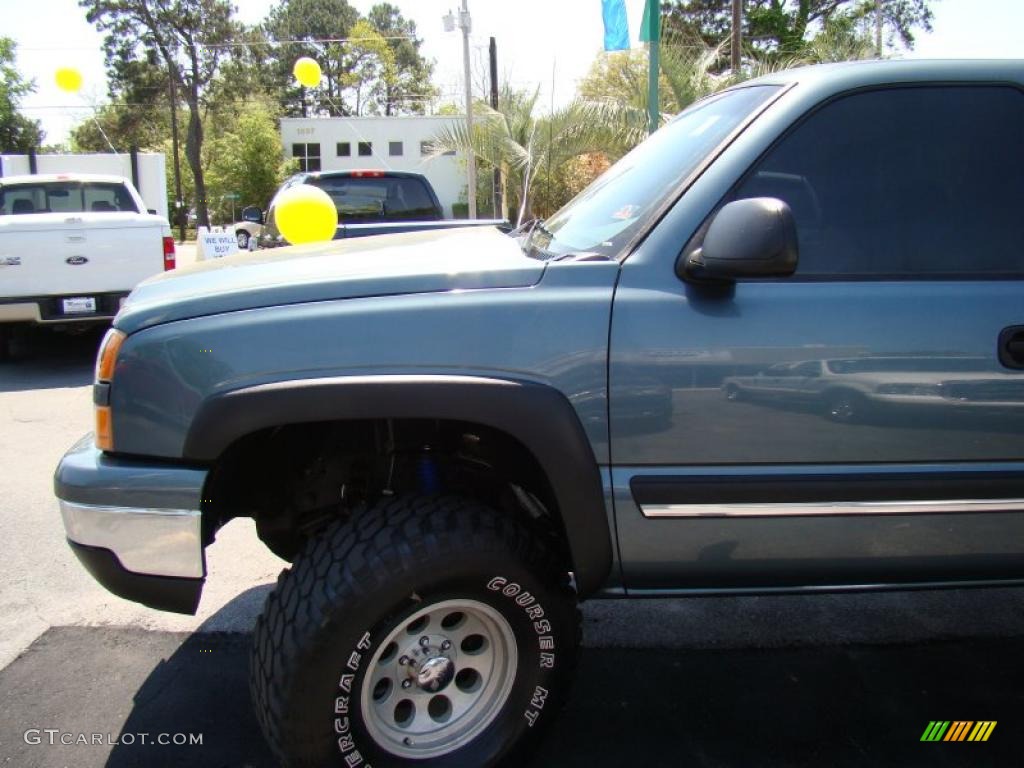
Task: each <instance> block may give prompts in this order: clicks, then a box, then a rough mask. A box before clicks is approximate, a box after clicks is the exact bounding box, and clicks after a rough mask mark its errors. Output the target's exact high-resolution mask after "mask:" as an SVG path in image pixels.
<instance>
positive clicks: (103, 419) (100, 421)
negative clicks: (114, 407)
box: [96, 405, 114, 451]
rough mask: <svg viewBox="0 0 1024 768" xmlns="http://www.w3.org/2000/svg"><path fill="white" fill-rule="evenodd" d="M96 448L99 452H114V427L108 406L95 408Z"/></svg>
mask: <svg viewBox="0 0 1024 768" xmlns="http://www.w3.org/2000/svg"><path fill="white" fill-rule="evenodd" d="M96 447H97V448H99V449H100V450H101V451H112V450H114V426H113V424H112V423H111V420H110V406H108V405H100V406H97V407H96Z"/></svg>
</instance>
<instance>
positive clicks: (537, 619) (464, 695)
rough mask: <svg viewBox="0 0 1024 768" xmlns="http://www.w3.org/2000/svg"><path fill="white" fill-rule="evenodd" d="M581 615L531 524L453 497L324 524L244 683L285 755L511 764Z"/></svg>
mask: <svg viewBox="0 0 1024 768" xmlns="http://www.w3.org/2000/svg"><path fill="white" fill-rule="evenodd" d="M579 633H580V629H579V618H578V611H577V609H576V601H575V593H574V592H573V590H572V589H571V588H570V587H569V584H568V574H567V573H566V572H565V570H564V568H559V567H558V564H557V561H556V560H555V558H554V557H553V556H552V554H551V553H550V552H549V551H548V549H547V548H546V547H545V546H544V545H543V544H542V542H541V541H540V538H539V537H537V536H535V535H534V534H533V533H531V532H530V531H529V530H528V529H527V528H526V527H525V526H523V525H522V524H520V523H519V522H517V521H516V520H513V519H511V518H510V517H508V516H505V515H501V514H499V513H497V512H496V511H494V510H492V509H490V508H489V507H487V506H485V505H483V504H480V503H477V502H475V501H471V500H468V499H463V498H458V497H406V498H394V499H384V500H382V501H381V502H379V503H378V504H376V505H375V506H374V507H372V508H369V509H365V510H363V511H361V512H358V513H356V514H355V515H354V516H353V518H352V519H351V520H349V521H346V522H339V523H335V524H332V525H330V526H328V527H327V528H326V529H325V530H324V531H323V532H322V533H321V535H319V536H318V537H317V538H316V539H314V540H312V541H310V542H309V543H308V544H307V546H306V547H305V549H304V551H303V552H302V553H301V554H300V555H299V556H298V558H297V559H296V560H295V563H294V565H293V567H292V568H291V569H288V570H285V571H283V572H282V574H281V576H280V578H279V579H278V583H277V588H276V589H275V590H274V592H273V593H272V594H271V595H270V597H269V598H268V599H267V604H266V607H265V609H264V612H263V615H262V616H261V617H260V618H259V620H258V621H257V624H256V630H255V635H254V639H253V650H252V658H251V670H250V671H251V678H250V685H251V692H252V696H253V702H254V705H255V708H256V714H257V717H258V719H259V721H260V725H261V727H262V729H263V732H264V735H265V736H266V738H267V741H268V742H269V744H270V747H271V749H272V750H273V752H274V754H275V755H276V756H277V757H278V759H279V760H281V762H282V763H284V764H285V765H288V766H318V767H319V766H353V767H355V768H359V767H363V768H365V767H366V766H372V767H373V768H387V767H388V766H408V767H411V766H417V768H470V767H475V766H496V765H517V764H520V763H521V762H522V760H523V759H524V755H525V754H526V753H527V752H528V751H529V750H530V749H531V748H532V747H533V746H534V745H535V743H536V741H537V740H538V738H539V737H540V735H541V733H542V731H543V730H544V729H545V728H546V727H547V726H548V724H549V723H550V721H551V720H552V719H553V717H554V715H555V714H557V712H558V710H559V709H560V708H561V704H562V703H563V702H564V699H565V696H566V693H567V689H568V685H569V682H570V679H571V676H572V672H573V669H574V667H575V664H576V655H577V648H578V644H579Z"/></svg>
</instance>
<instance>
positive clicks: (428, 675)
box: [416, 656, 455, 693]
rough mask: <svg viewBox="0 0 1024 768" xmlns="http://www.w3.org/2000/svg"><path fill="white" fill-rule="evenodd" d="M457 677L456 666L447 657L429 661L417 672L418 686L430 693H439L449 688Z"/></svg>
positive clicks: (435, 657) (434, 658) (438, 657)
mask: <svg viewBox="0 0 1024 768" xmlns="http://www.w3.org/2000/svg"><path fill="white" fill-rule="evenodd" d="M454 677H455V664H454V663H452V660H451V659H449V658H447V657H446V656H434V657H433V658H430V659H427V660H426V661H424V662H423V663H422V664H421V665H420V668H419V670H418V671H417V672H416V685H418V686H419V687H420V688H422V689H423V690H424V691H427V692H429V693H437V692H438V691H443V690H444V689H445V688H447V687H448V684H449V683H450V682H451V681H452V678H454Z"/></svg>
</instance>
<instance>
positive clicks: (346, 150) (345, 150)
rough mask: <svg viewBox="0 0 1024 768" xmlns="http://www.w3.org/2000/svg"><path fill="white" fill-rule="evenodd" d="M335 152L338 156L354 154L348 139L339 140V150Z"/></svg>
mask: <svg viewBox="0 0 1024 768" xmlns="http://www.w3.org/2000/svg"><path fill="white" fill-rule="evenodd" d="M335 154H336V155H337V156H338V157H351V156H352V145H351V144H349V143H348V142H347V141H339V142H338V147H337V152H335Z"/></svg>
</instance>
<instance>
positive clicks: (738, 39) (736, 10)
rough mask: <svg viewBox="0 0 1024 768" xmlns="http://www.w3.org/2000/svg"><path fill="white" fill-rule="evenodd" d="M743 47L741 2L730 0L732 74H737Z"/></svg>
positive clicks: (741, 0) (741, 61) (740, 0)
mask: <svg viewBox="0 0 1024 768" xmlns="http://www.w3.org/2000/svg"><path fill="white" fill-rule="evenodd" d="M742 45H743V0H732V73H733V75H737V74H739V71H740V67H741V66H742V63H743V60H742V58H741V56H740V53H741V46H742Z"/></svg>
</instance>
